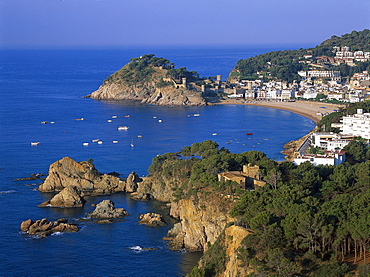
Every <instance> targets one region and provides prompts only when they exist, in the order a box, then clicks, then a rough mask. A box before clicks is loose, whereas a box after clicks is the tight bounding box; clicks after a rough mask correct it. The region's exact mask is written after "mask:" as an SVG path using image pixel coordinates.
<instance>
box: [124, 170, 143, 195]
mask: <svg viewBox="0 0 370 277" xmlns="http://www.w3.org/2000/svg"><path fill="white" fill-rule="evenodd" d="M142 181H143V180H142V179H141V178H140V177H139V176H138V175H137V174H136V173H135V172H131V173H130V174H129V175H128V177H127V179H126V186H125V191H126V192H136V190H137V187H138V183H139V182H142Z"/></svg>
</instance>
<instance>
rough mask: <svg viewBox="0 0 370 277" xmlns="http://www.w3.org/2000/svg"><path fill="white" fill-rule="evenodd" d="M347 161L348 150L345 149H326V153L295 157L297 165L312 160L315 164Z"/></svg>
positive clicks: (334, 163)
mask: <svg viewBox="0 0 370 277" xmlns="http://www.w3.org/2000/svg"><path fill="white" fill-rule="evenodd" d="M345 161H346V152H344V151H326V152H325V153H324V154H305V155H303V156H298V157H297V158H295V159H294V163H295V164H296V165H300V164H301V163H304V162H310V163H312V164H313V165H314V166H318V165H338V164H341V163H344V162H345Z"/></svg>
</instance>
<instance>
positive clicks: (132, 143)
mask: <svg viewBox="0 0 370 277" xmlns="http://www.w3.org/2000/svg"><path fill="white" fill-rule="evenodd" d="M130 145H131V147H134V146H135V145H134V139H132V140H131V144H130Z"/></svg>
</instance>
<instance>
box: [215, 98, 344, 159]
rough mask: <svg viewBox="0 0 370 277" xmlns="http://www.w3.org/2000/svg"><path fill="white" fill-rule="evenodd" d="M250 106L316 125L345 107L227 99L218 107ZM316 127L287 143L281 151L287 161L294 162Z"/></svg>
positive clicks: (305, 102)
mask: <svg viewBox="0 0 370 277" xmlns="http://www.w3.org/2000/svg"><path fill="white" fill-rule="evenodd" d="M219 104H220V105H249V106H260V107H266V108H273V109H279V110H285V111H290V112H293V113H296V114H299V115H302V116H304V117H307V118H309V119H311V120H312V121H314V122H315V123H316V124H317V122H319V121H320V120H321V118H322V116H323V114H326V113H332V112H334V111H335V110H338V109H339V108H340V107H344V104H332V103H321V102H313V101H312V102H311V101H301V100H299V101H295V102H268V101H253V102H245V101H241V100H234V99H227V100H221V102H220V103H217V104H216V105H219ZM316 128H317V127H315V128H314V129H313V130H311V131H310V132H309V133H308V134H306V135H304V136H303V137H301V138H299V139H297V140H292V141H289V142H287V143H286V144H285V145H284V150H282V151H281V153H282V154H284V155H285V160H287V161H293V160H294V158H295V157H296V156H297V150H298V149H299V147H300V146H301V145H302V143H304V141H305V140H306V138H307V137H308V135H309V134H310V133H312V132H314V131H315V130H316Z"/></svg>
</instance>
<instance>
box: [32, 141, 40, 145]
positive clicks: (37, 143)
mask: <svg viewBox="0 0 370 277" xmlns="http://www.w3.org/2000/svg"><path fill="white" fill-rule="evenodd" d="M39 144H40V142H39V141H35V142H31V145H39Z"/></svg>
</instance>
